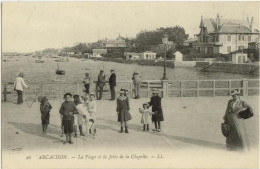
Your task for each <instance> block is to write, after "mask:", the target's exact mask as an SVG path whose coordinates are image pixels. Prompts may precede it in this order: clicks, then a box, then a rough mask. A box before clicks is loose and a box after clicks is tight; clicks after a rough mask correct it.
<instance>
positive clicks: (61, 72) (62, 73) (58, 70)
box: [56, 62, 65, 75]
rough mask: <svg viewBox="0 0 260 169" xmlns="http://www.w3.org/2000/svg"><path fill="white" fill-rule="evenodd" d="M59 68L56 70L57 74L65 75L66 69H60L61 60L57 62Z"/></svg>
mask: <svg viewBox="0 0 260 169" xmlns="http://www.w3.org/2000/svg"><path fill="white" fill-rule="evenodd" d="M57 67H58V68H57V70H56V74H57V75H65V70H61V69H60V64H59V62H57Z"/></svg>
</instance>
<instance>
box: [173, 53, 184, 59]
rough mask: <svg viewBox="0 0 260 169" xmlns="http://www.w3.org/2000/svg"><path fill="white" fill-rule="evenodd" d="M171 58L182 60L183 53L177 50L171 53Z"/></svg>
mask: <svg viewBox="0 0 260 169" xmlns="http://www.w3.org/2000/svg"><path fill="white" fill-rule="evenodd" d="M173 60H175V61H183V55H182V53H181V52H179V51H176V52H175V53H174V54H173Z"/></svg>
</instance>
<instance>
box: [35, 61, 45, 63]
mask: <svg viewBox="0 0 260 169" xmlns="http://www.w3.org/2000/svg"><path fill="white" fill-rule="evenodd" d="M43 62H44V61H43V60H35V63H43Z"/></svg>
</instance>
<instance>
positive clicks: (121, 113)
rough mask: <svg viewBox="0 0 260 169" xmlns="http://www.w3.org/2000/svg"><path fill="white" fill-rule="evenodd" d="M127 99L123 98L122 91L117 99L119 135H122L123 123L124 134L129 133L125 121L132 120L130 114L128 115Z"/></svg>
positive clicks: (123, 93)
mask: <svg viewBox="0 0 260 169" xmlns="http://www.w3.org/2000/svg"><path fill="white" fill-rule="evenodd" d="M129 110H130V107H129V99H128V98H127V97H126V96H125V92H124V91H123V90H121V91H120V96H119V98H118V99H117V107H116V111H117V115H118V122H120V124H121V130H120V133H123V132H124V131H123V128H124V123H125V133H129V131H128V126H127V121H129V120H131V119H132V116H131V114H130V113H129Z"/></svg>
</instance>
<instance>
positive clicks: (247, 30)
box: [193, 14, 259, 54]
mask: <svg viewBox="0 0 260 169" xmlns="http://www.w3.org/2000/svg"><path fill="white" fill-rule="evenodd" d="M199 28H200V32H199V34H197V35H196V36H197V38H198V40H197V42H196V43H195V44H194V45H193V48H195V49H196V53H203V54H217V53H221V54H228V53H230V52H234V51H237V50H243V49H247V48H248V43H250V42H257V41H259V31H258V30H253V18H251V21H249V18H247V20H231V19H222V18H220V17H219V14H218V15H217V18H216V19H212V18H209V19H207V18H203V17H201V21H200V26H199Z"/></svg>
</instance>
